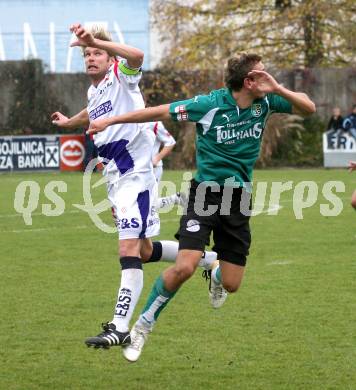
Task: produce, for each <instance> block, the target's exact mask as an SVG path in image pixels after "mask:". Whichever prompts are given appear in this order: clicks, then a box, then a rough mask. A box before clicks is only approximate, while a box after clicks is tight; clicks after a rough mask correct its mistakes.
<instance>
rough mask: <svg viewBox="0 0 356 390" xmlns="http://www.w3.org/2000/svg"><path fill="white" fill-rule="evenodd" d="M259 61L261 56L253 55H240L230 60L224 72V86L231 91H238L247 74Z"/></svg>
mask: <svg viewBox="0 0 356 390" xmlns="http://www.w3.org/2000/svg"><path fill="white" fill-rule="evenodd" d="M261 60H262V57H261V56H259V55H258V54H253V53H251V54H247V53H241V54H240V55H238V56H234V57H232V58H230V59H229V60H228V62H227V67H226V70H225V85H226V86H227V87H228V88H229V89H231V90H233V91H239V90H240V89H241V88H242V87H243V85H244V80H245V78H246V77H247V75H248V73H249V72H251V70H252V69H253V67H254V66H255V65H256V64H257V63H258V62H260V61H261Z"/></svg>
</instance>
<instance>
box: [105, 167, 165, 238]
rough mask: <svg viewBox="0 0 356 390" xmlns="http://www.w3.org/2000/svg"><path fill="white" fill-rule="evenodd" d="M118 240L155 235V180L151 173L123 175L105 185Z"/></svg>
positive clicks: (158, 222)
mask: <svg viewBox="0 0 356 390" xmlns="http://www.w3.org/2000/svg"><path fill="white" fill-rule="evenodd" d="M108 199H109V201H110V202H111V204H112V213H113V217H114V222H115V225H116V227H117V230H118V233H119V240H125V239H129V238H140V239H143V238H148V237H153V236H157V235H158V234H159V230H160V220H159V216H158V213H157V211H156V207H155V204H156V199H157V183H156V180H155V177H154V175H153V174H152V172H147V173H134V174H130V175H127V176H125V177H123V178H121V179H120V180H118V181H117V182H115V183H111V184H108Z"/></svg>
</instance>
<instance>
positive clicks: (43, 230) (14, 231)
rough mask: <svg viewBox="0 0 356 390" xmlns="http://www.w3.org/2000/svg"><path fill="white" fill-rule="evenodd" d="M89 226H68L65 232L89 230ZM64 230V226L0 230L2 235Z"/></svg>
mask: <svg viewBox="0 0 356 390" xmlns="http://www.w3.org/2000/svg"><path fill="white" fill-rule="evenodd" d="M90 227H91V226H89V225H78V226H67V227H66V228H65V230H71V229H88V228H90ZM58 229H62V230H63V226H55V227H47V228H35V229H16V230H0V233H32V232H47V231H50V230H58Z"/></svg>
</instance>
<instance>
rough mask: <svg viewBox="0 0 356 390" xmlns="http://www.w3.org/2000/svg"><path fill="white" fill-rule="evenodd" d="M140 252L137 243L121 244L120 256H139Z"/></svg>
mask: <svg viewBox="0 0 356 390" xmlns="http://www.w3.org/2000/svg"><path fill="white" fill-rule="evenodd" d="M139 253H140V251H139V248H138V246H137V245H135V244H132V243H124V244H120V249H119V256H120V257H126V256H139Z"/></svg>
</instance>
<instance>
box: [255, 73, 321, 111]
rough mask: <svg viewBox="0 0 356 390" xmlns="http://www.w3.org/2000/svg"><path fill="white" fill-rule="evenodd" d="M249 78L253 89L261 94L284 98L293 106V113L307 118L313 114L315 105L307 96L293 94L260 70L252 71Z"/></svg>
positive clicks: (300, 93) (299, 93)
mask: <svg viewBox="0 0 356 390" xmlns="http://www.w3.org/2000/svg"><path fill="white" fill-rule="evenodd" d="M248 76H249V77H251V78H252V80H253V84H254V85H253V88H254V89H255V91H258V92H261V93H275V94H277V95H279V96H282V97H284V98H285V99H286V100H288V101H289V102H290V103H291V104H292V106H293V113H294V114H298V115H302V116H307V115H310V114H313V113H314V112H315V111H316V109H315V104H314V103H313V102H312V101H311V100H310V99H309V97H308V95H307V94H305V93H302V92H293V91H291V90H289V89H288V88H285V87H283V85H281V84H279V83H278V82H277V81H276V80H275V79H274V78H273V77H272V76H271V75H270V74H269V73H267V72H265V71H262V70H252V71H251V72H250V73H249V74H248Z"/></svg>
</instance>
